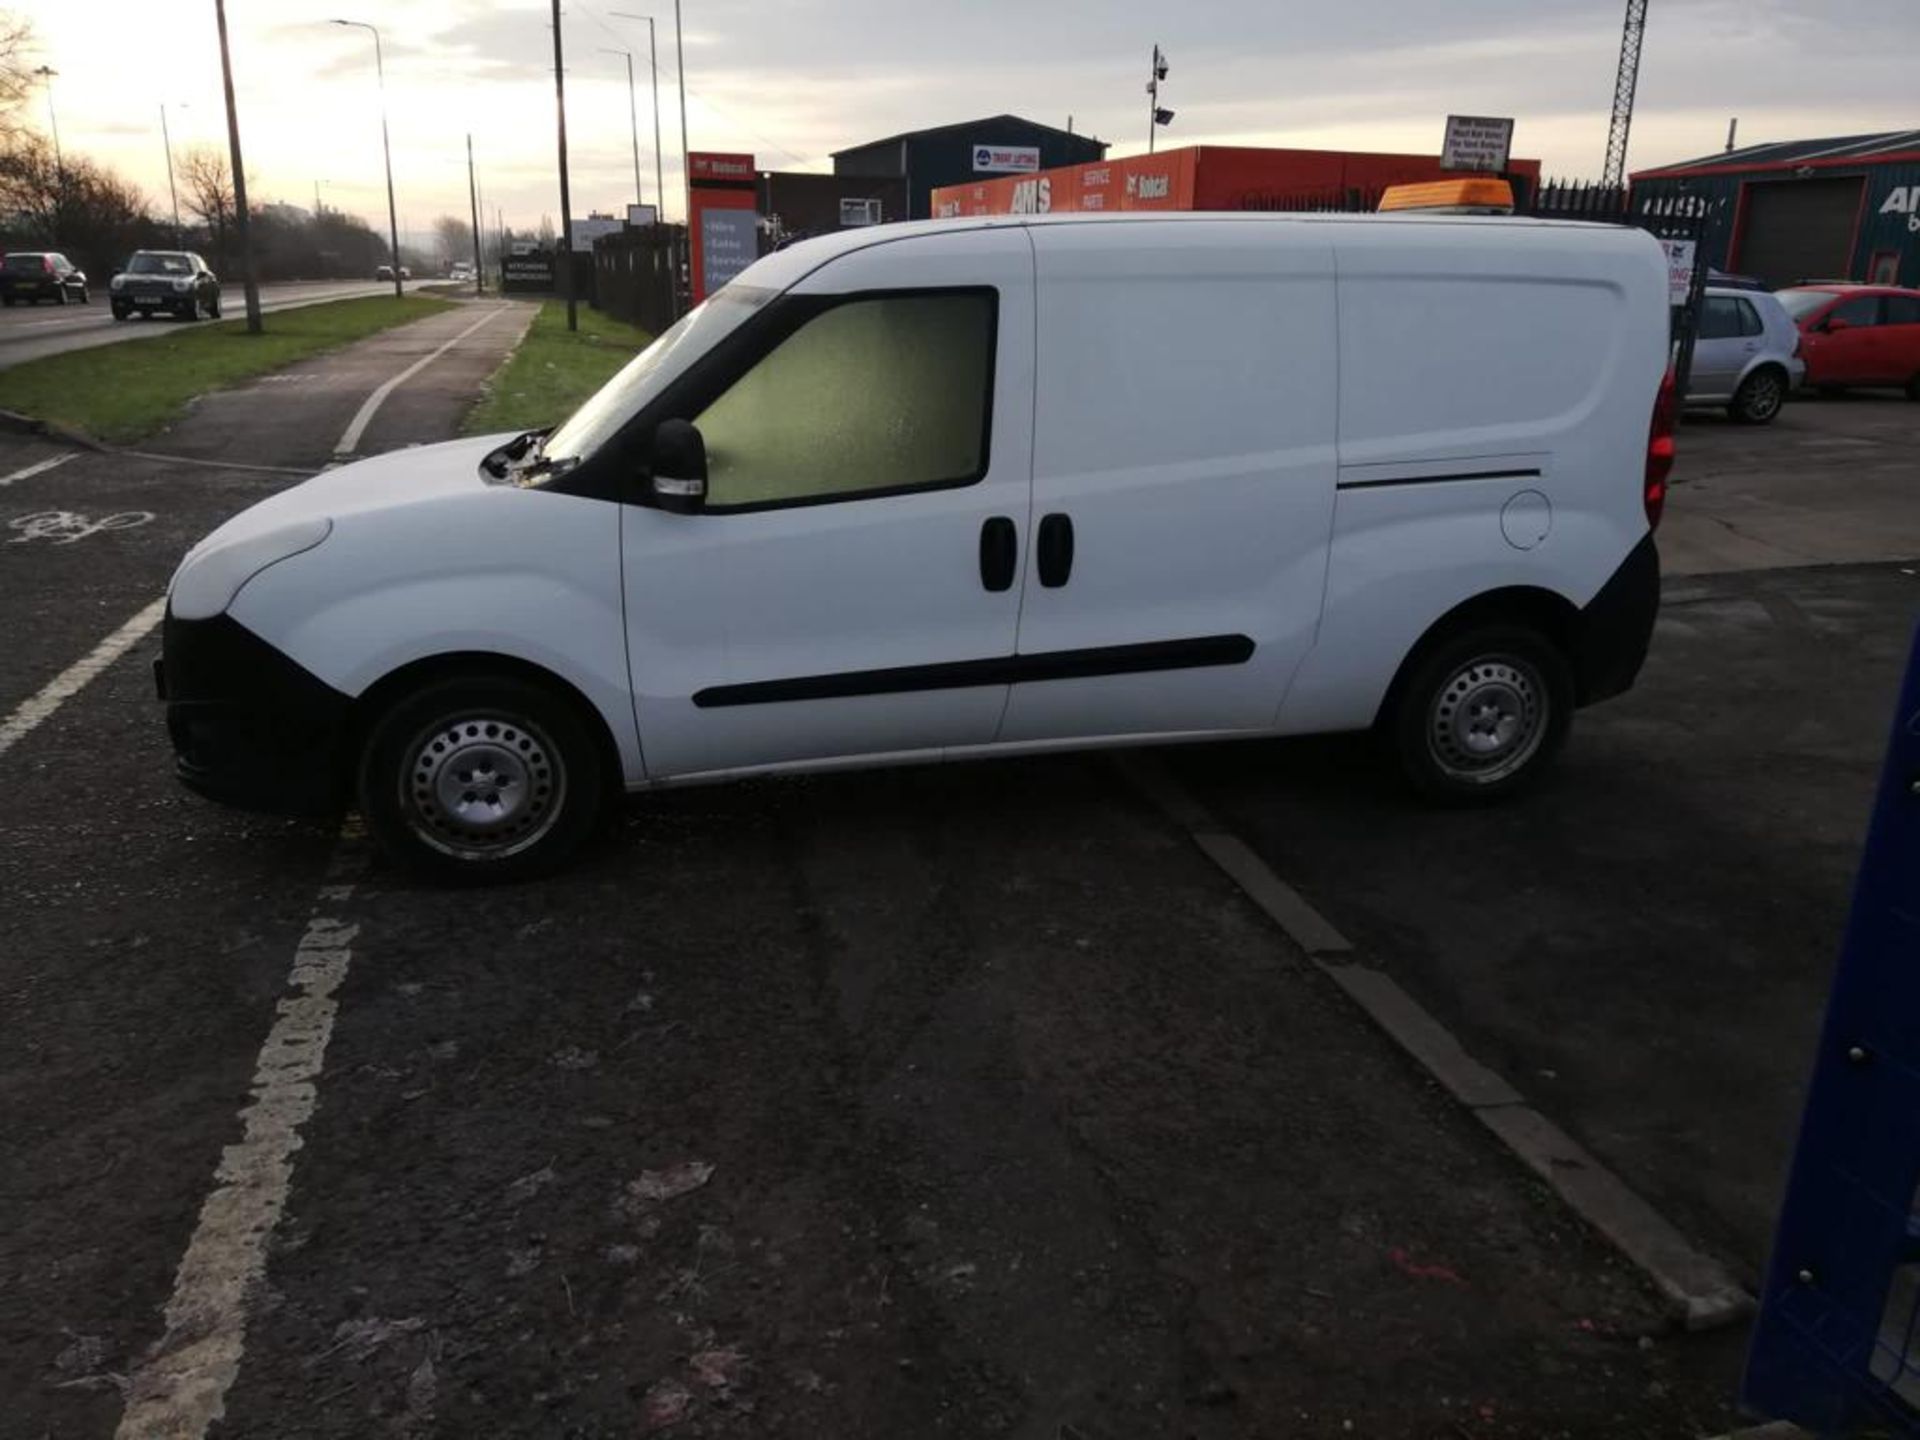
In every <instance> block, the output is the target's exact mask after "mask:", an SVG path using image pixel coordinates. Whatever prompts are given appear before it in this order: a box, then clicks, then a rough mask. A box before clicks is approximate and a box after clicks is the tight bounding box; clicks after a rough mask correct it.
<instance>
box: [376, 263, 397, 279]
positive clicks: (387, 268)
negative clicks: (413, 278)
mask: <svg viewBox="0 0 1920 1440" xmlns="http://www.w3.org/2000/svg"><path fill="white" fill-rule="evenodd" d="M373 278H374V279H376V280H391V279H392V278H393V267H392V266H391V265H378V266H375V267H374V271H373Z"/></svg>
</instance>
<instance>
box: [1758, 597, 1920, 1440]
mask: <svg viewBox="0 0 1920 1440" xmlns="http://www.w3.org/2000/svg"><path fill="white" fill-rule="evenodd" d="M1917 1190H1920V634H1916V636H1915V640H1914V647H1913V652H1912V654H1911V656H1910V657H1909V659H1908V663H1907V676H1906V681H1905V684H1904V685H1903V687H1902V690H1901V694H1900V704H1899V709H1898V710H1897V711H1896V712H1895V718H1894V727H1893V738H1892V740H1891V741H1890V743H1889V744H1888V747H1887V760H1886V769H1885V772H1884V773H1883V775H1882V777H1881V781H1880V791H1879V798H1878V800H1877V801H1876V803H1875V806H1874V811H1873V821H1872V825H1871V828H1870V830H1869V831H1868V836H1867V848H1866V853H1865V855H1864V857H1863V858H1862V860H1861V863H1860V874H1859V878H1858V880H1857V882H1856V884H1855V888H1854V896H1853V913H1852V915H1851V917H1850V919H1849V920H1848V922H1847V933H1846V940H1845V944H1844V946H1843V948H1842V950H1841V954H1840V964H1839V967H1838V969H1837V971H1836V972H1835V975H1834V983H1833V991H1832V995H1831V996H1830V998H1829V1000H1828V1003H1827V1017H1826V1023H1825V1026H1824V1028H1823V1031H1822V1034H1821V1039H1820V1049H1819V1052H1818V1055H1817V1057H1816V1059H1815V1063H1814V1073H1813V1084H1812V1088H1811V1090H1810V1092H1809V1094H1808V1097H1807V1108H1806V1113H1805V1116H1804V1117H1803V1119H1802V1121H1801V1129H1800V1143H1799V1147H1798V1149H1797V1151H1796V1153H1795V1155H1794V1161H1793V1169H1792V1172H1791V1175H1790V1177H1789V1179H1788V1184H1787V1195H1786V1201H1785V1204H1784V1205H1783V1206H1782V1208H1781V1212H1780V1224H1779V1229H1778V1232H1777V1233H1776V1235H1775V1238H1774V1251H1773V1261H1772V1266H1771V1268H1770V1269H1769V1271H1768V1274H1767V1282H1766V1288H1765V1291H1764V1292H1763V1295H1762V1299H1761V1310H1760V1319H1759V1322H1758V1324H1757V1326H1756V1327H1755V1330H1754V1335H1753V1343H1752V1347H1751V1349H1750V1351H1749V1353H1748V1357H1747V1376H1746V1384H1745V1387H1744V1389H1743V1392H1742V1400H1743V1402H1744V1403H1745V1404H1746V1405H1747V1406H1749V1407H1750V1408H1751V1409H1753V1410H1755V1411H1757V1412H1759V1413H1761V1414H1763V1415H1767V1416H1770V1417H1774V1418H1778V1419H1784V1420H1792V1421H1794V1422H1796V1423H1798V1424H1799V1425H1802V1426H1804V1427H1805V1428H1807V1429H1809V1430H1813V1431H1816V1432H1818V1433H1820V1434H1825V1435H1834V1434H1841V1433H1844V1432H1847V1431H1850V1430H1853V1429H1855V1428H1856V1427H1858V1426H1860V1425H1862V1424H1866V1423H1869V1422H1873V1423H1877V1424H1879V1425H1881V1426H1883V1427H1887V1428H1890V1429H1891V1430H1892V1431H1894V1432H1895V1433H1897V1434H1901V1435H1920V1195H1916V1191H1917Z"/></svg>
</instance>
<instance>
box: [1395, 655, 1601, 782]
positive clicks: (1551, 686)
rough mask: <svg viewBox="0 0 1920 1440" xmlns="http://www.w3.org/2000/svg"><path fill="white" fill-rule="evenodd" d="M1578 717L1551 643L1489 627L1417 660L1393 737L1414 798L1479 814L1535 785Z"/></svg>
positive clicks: (1569, 681)
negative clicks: (1483, 805) (1479, 807)
mask: <svg viewBox="0 0 1920 1440" xmlns="http://www.w3.org/2000/svg"><path fill="white" fill-rule="evenodd" d="M1572 716H1573V678H1572V675H1571V672H1570V671H1569V669H1568V667H1567V662H1566V659H1565V657H1564V656H1562V655H1561V653H1560V652H1559V650H1558V649H1557V648H1555V646H1554V645H1553V644H1552V642H1551V641H1549V640H1548V639H1547V638H1546V637H1545V636H1543V635H1541V634H1540V633H1539V632H1538V631H1536V630H1533V629H1530V628H1527V627H1525V626H1520V625H1488V626H1484V627H1481V628H1477V629H1473V630H1469V631H1465V632H1463V633H1461V634H1459V635H1456V636H1454V637H1452V638H1450V639H1447V640H1443V641H1442V642H1440V643H1439V644H1438V645H1435V646H1434V647H1432V649H1431V650H1429V651H1428V653H1427V654H1425V655H1424V656H1420V657H1418V658H1417V659H1416V660H1415V662H1414V666H1413V669H1412V670H1411V671H1410V672H1409V673H1408V675H1407V677H1406V681H1405V683H1404V684H1403V685H1401V686H1400V687H1399V694H1398V698H1397V700H1396V702H1395V709H1394V712H1393V715H1392V716H1391V721H1390V725H1391V728H1390V732H1389V733H1390V736H1391V739H1392V741H1393V745H1394V750H1395V753H1396V755H1397V757H1398V759H1399V762H1400V768H1401V770H1402V771H1403V772H1404V773H1405V775H1406V777H1407V780H1408V782H1409V783H1411V784H1412V786H1413V788H1414V789H1415V790H1417V791H1419V792H1420V793H1421V794H1422V795H1423V796H1425V797H1426V798H1427V799H1429V800H1434V801H1438V802H1440V803H1442V804H1474V803H1479V802H1484V801H1490V800H1496V799H1500V798H1502V797H1504V796H1507V795H1511V794H1513V793H1514V792H1515V791H1517V790H1520V789H1522V788H1524V787H1525V786H1526V785H1528V784H1530V783H1531V782H1532V781H1533V779H1534V778H1535V776H1537V775H1538V774H1539V772H1540V771H1541V770H1542V769H1543V768H1545V766H1546V764H1547V762H1548V761H1549V760H1551V759H1552V758H1553V756H1554V754H1555V752H1557V751H1558V750H1559V748H1560V745H1561V743H1562V742H1563V741H1564V740H1565V739H1566V736H1567V728H1568V725H1569V723H1570V722H1571V720H1572Z"/></svg>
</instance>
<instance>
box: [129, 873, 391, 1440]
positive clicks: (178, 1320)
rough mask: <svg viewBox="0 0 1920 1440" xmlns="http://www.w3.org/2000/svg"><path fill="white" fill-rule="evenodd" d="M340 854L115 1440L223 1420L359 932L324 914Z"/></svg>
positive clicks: (178, 1434)
mask: <svg viewBox="0 0 1920 1440" xmlns="http://www.w3.org/2000/svg"><path fill="white" fill-rule="evenodd" d="M356 865H357V861H356V860H355V859H354V852H352V851H350V850H346V849H343V850H342V851H340V852H339V853H338V854H337V855H336V857H335V860H334V864H333V867H332V869H331V871H330V873H329V876H328V879H329V881H330V882H331V883H329V884H327V885H325V886H323V887H322V888H321V891H320V899H319V903H318V904H317V905H316V906H315V908H314V912H313V915H312V917H311V918H310V919H309V920H308V921H307V931H306V934H305V935H303V936H302V937H301V938H300V944H299V946H298V948H297V949H296V950H295V951H294V957H293V969H292V971H291V973H290V974H289V975H288V977H287V990H288V992H289V993H288V994H287V995H286V996H284V997H283V998H282V999H281V1001H280V1003H279V1014H278V1017H277V1018H276V1019H275V1020H274V1022H273V1028H272V1029H271V1030H269V1031H268V1032H267V1038H266V1042H265V1043H264V1044H262V1045H261V1047H260V1054H259V1057H258V1059H257V1060H256V1061H255V1064H254V1072H253V1098H252V1100H251V1101H250V1102H249V1103H248V1105H247V1106H246V1108H245V1109H243V1110H242V1111H241V1112H240V1122H241V1125H242V1127H243V1133H242V1136H241V1139H240V1140H239V1141H238V1142H237V1143H236V1144H233V1145H229V1146H227V1148H226V1150H225V1151H224V1152H223V1153H222V1155H221V1157H220V1164H219V1166H218V1168H217V1169H216V1170H215V1171H214V1180H215V1185H214V1188H213V1190H212V1191H211V1193H209V1194H208V1196H207V1199H206V1203H205V1204H203V1205H202V1206H201V1207H200V1220H199V1223H198V1224H197V1225H196V1226H195V1227H194V1232H193V1238H192V1239H191V1240H190V1241H189V1242H188V1243H187V1251H186V1254H185V1255H184V1256H182V1257H181V1260H180V1268H179V1270H178V1271H177V1272H176V1273H175V1275H174V1281H173V1294H172V1295H171V1296H170V1297H169V1298H168V1300H167V1307H166V1312H165V1313H166V1330H165V1332H164V1333H163V1334H162V1335H161V1337H160V1339H159V1340H158V1341H157V1342H156V1343H155V1344H154V1346H153V1347H152V1349H150V1350H149V1351H148V1352H147V1355H146V1358H145V1359H144V1360H143V1361H142V1362H141V1364H140V1365H139V1367H138V1368H137V1369H135V1371H134V1372H133V1374H132V1375H131V1376H130V1377H129V1380H128V1384H127V1400H126V1408H125V1410H124V1412H123V1413H122V1415H121V1418H120V1427H119V1429H117V1430H116V1431H115V1432H114V1435H115V1440H202V1437H203V1436H205V1435H206V1433H207V1430H208V1428H209V1427H210V1426H212V1425H213V1424H214V1422H216V1421H217V1420H219V1419H220V1417H221V1416H222V1415H224V1414H225V1413H226V1403H227V1391H228V1390H229V1389H231V1388H232V1385H233V1382H234V1379H235V1378H236V1377H237V1376H238V1375H239V1373H240V1362H241V1359H242V1357H243V1355H244V1354H245V1352H246V1337H247V1312H248V1310H249V1308H250V1306H251V1304H252V1302H253V1300H254V1299H255V1298H256V1295H257V1293H258V1291H259V1288H260V1285H261V1282H262V1281H263V1279H264V1278H265V1275H266V1267H267V1246H268V1243H269V1242H270V1241H271V1240H272V1238H273V1232H274V1228H275V1226H277V1225H278V1224H279V1221H280V1217H281V1215H282V1213H283V1212H284V1211H285V1209H286V1205H287V1193H288V1189H289V1187H290V1185H291V1183H292V1179H293V1157H294V1153H295V1152H296V1151H298V1150H299V1148H300V1143H301V1142H300V1127H301V1126H302V1125H303V1124H304V1123H305V1122H306V1120H307V1118H308V1117H309V1116H311V1115H312V1114H313V1108H314V1103H315V1099H316V1097H317V1093H318V1089H317V1087H318V1082H319V1079H320V1070H321V1067H322V1065H323V1064H324V1063H325V1060H326V1055H327V1041H328V1040H329V1039H330V1038H331V1037H332V1035H333V1021H334V1016H335V1015H336V1014H337V1013H338V1012H339V1008H340V1006H339V1001H338V1000H337V999H336V998H335V996H336V995H337V993H338V992H339V989H340V987H341V985H342V984H343V983H344V982H345V981H346V978H347V969H348V967H349V965H350V964H351V963H352V960H353V948H352V947H353V940H354V936H355V935H356V934H357V933H358V931H359V926H357V925H354V924H350V923H348V922H347V921H345V920H342V919H339V918H337V917H336V916H335V915H331V914H328V913H326V911H327V910H328V909H329V908H330V907H335V906H339V905H343V904H345V903H346V902H347V901H348V900H349V899H351V898H352V895H353V885H352V884H351V883H350V882H349V883H341V881H342V880H343V878H344V877H346V876H348V875H350V873H351V870H352V869H353V868H354V867H356Z"/></svg>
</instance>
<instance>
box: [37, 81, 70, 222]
mask: <svg viewBox="0 0 1920 1440" xmlns="http://www.w3.org/2000/svg"><path fill="white" fill-rule="evenodd" d="M33 73H34V74H35V75H38V76H39V77H40V78H41V79H42V80H44V81H45V82H46V86H47V128H48V129H49V130H51V131H52V132H53V183H54V196H53V235H52V237H51V238H52V240H53V241H54V243H55V244H58V243H59V241H60V221H61V218H62V216H63V215H64V213H65V211H66V208H67V162H66V161H65V160H64V159H62V158H61V155H60V118H59V116H57V115H55V114H54V113H53V77H54V76H56V75H58V74H59V73H60V72H59V71H58V70H56V69H54V68H53V67H52V66H51V65H42V66H41V67H40V68H39V69H38V70H35V71H34V72H33Z"/></svg>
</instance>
